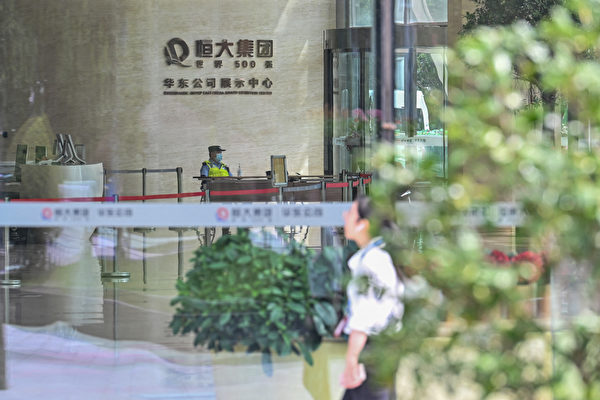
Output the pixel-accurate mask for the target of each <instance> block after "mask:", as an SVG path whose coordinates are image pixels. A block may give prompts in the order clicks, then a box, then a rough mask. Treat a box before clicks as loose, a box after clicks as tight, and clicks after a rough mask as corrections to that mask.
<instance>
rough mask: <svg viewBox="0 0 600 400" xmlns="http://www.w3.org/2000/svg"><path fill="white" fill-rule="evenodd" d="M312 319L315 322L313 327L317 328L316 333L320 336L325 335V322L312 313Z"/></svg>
mask: <svg viewBox="0 0 600 400" xmlns="http://www.w3.org/2000/svg"><path fill="white" fill-rule="evenodd" d="M312 319H313V322H314V323H315V329H316V330H317V333H318V334H319V335H321V336H327V335H328V334H329V332H327V328H325V324H323V321H322V320H321V318H320V317H318V316H317V315H313V317H312Z"/></svg>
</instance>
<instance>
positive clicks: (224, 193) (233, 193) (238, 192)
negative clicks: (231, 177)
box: [210, 188, 279, 196]
mask: <svg viewBox="0 0 600 400" xmlns="http://www.w3.org/2000/svg"><path fill="white" fill-rule="evenodd" d="M278 192H279V189H277V188H272V189H252V190H211V191H210V195H211V196H239V195H244V194H262V193H278Z"/></svg>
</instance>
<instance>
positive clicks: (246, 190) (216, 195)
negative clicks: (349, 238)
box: [194, 176, 345, 203]
mask: <svg viewBox="0 0 600 400" xmlns="http://www.w3.org/2000/svg"><path fill="white" fill-rule="evenodd" d="M194 178H195V179H198V180H200V181H203V182H204V184H203V186H204V188H205V189H207V190H208V195H209V199H210V202H223V203H229V202H242V201H247V202H278V201H280V200H282V201H286V202H298V201H300V202H320V201H323V200H325V201H328V202H341V201H344V196H345V190H344V188H343V187H339V186H338V185H337V184H335V187H332V186H334V185H329V186H330V187H327V183H330V184H331V183H333V182H326V181H325V180H324V179H319V178H302V177H299V178H298V179H296V180H291V181H290V182H289V183H288V186H285V187H281V188H274V187H273V185H272V183H271V180H270V179H268V178H266V177H219V178H204V177H199V176H195V177H194ZM323 185H325V186H326V187H325V189H324V193H323Z"/></svg>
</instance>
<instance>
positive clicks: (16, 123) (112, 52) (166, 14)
mask: <svg viewBox="0 0 600 400" xmlns="http://www.w3.org/2000/svg"><path fill="white" fill-rule="evenodd" d="M334 10H335V1H334V0H327V1H324V0H288V1H282V0H202V1H198V0H177V1H173V0H154V1H150V0H120V1H117V0H60V1H58V0H53V1H39V0H5V1H3V2H2V4H1V5H0V23H1V25H0V26H1V27H0V39H1V41H0V57H1V58H2V59H3V62H2V63H0V92H2V94H0V96H2V97H1V98H0V129H3V130H8V131H9V132H10V136H9V138H8V139H3V138H0V160H2V161H7V160H8V161H10V160H14V153H15V149H16V144H17V143H21V140H23V139H24V138H26V140H27V142H28V144H31V145H32V144H46V143H48V142H49V140H50V138H52V134H53V133H70V134H72V135H73V136H74V138H75V142H76V143H84V144H85V145H86V152H87V160H88V161H89V162H102V163H104V165H105V167H107V168H111V169H131V168H142V167H147V168H174V167H177V166H181V167H183V169H184V190H186V191H189V190H195V189H197V185H196V183H195V182H194V181H192V179H191V177H192V176H193V175H198V173H199V169H200V164H201V161H203V160H205V159H206V158H207V149H206V147H207V146H208V145H211V144H220V145H222V146H223V147H225V148H226V149H227V152H226V153H224V155H225V162H227V163H229V165H231V166H232V169H233V170H234V171H235V170H237V165H238V163H240V164H241V166H242V169H243V172H244V175H254V174H260V175H262V174H264V171H265V170H267V169H269V155H271V154H286V155H287V157H288V168H289V170H290V172H291V173H295V172H299V173H303V174H308V173H310V174H316V173H322V170H323V136H322V135H323V127H322V122H323V117H322V102H323V100H322V99H323V93H322V92H323V82H322V75H323V60H322V32H323V30H325V29H329V28H333V27H334V26H335V15H334ZM173 37H180V38H182V39H184V40H185V41H186V42H187V43H188V45H189V46H190V48H191V49H190V50H191V54H190V58H189V59H188V61H190V63H191V64H193V62H194V61H195V60H196V57H195V54H194V48H193V44H194V41H195V40H199V39H205V38H211V39H213V41H220V40H221V39H228V40H229V41H231V42H236V41H237V40H238V39H272V40H274V57H273V58H272V61H273V64H274V68H273V70H271V71H266V70H265V69H264V68H263V66H262V62H259V63H258V65H257V67H256V68H255V71H249V72H246V73H244V72H241V71H239V70H235V69H234V68H233V66H232V63H233V61H232V59H229V58H225V59H224V65H225V67H224V69H223V70H222V71H218V70H215V69H214V68H212V66H210V67H209V66H207V67H206V68H205V69H204V71H203V70H199V69H196V68H195V67H192V68H181V67H177V66H173V65H171V66H167V64H166V62H165V58H164V55H163V47H164V46H165V44H166V42H167V41H168V40H169V39H171V38H173ZM255 60H256V61H257V62H258V61H259V60H260V59H255ZM252 74H255V75H257V76H261V77H264V76H268V77H269V78H270V79H271V80H272V81H273V82H274V84H273V87H272V88H271V91H272V92H273V94H272V95H270V96H243V95H230V96H165V95H163V94H162V92H163V87H162V81H163V79H165V78H167V77H172V78H175V79H176V78H177V77H185V78H194V77H196V76H197V75H200V77H205V78H206V77H213V76H214V77H216V78H219V77H220V76H231V77H240V78H244V77H250V75H252ZM42 88H43V89H42ZM32 93H33V96H32ZM39 116H42V117H47V119H48V121H49V126H50V127H51V129H52V132H44V133H42V132H40V133H38V132H34V133H31V132H28V133H23V132H19V133H17V132H12V131H11V130H12V129H15V130H18V129H19V128H20V127H22V126H28V125H27V124H26V122H27V121H31V120H32V117H33V118H36V117H39ZM29 125H31V122H30V123H29ZM38 125H40V124H38ZM42 125H44V126H46V125H47V124H42ZM22 131H23V129H22ZM38 141H39V143H34V142H38ZM30 158H32V156H30ZM173 176H174V175H170V176H169V177H170V179H168V182H167V178H165V179H163V183H159V181H160V178H158V177H156V176H151V177H150V178H149V188H148V192H150V193H157V192H162V193H164V192H171V191H174V190H175V188H176V186H175V184H174V179H172V177H173ZM128 179H129V181H128ZM131 179H133V177H128V178H120V179H119V182H118V186H119V187H120V189H119V192H121V193H123V194H136V193H139V192H140V190H141V187H140V185H139V183H138V181H139V179H136V180H135V182H134V181H131Z"/></svg>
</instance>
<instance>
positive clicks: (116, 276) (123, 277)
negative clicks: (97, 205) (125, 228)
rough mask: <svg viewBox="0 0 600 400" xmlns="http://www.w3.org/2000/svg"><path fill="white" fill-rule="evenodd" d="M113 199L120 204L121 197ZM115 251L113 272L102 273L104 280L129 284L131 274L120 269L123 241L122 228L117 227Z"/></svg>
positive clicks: (117, 196) (115, 196) (114, 196)
mask: <svg viewBox="0 0 600 400" xmlns="http://www.w3.org/2000/svg"><path fill="white" fill-rule="evenodd" d="M113 199H114V203H115V204H116V203H118V202H119V195H118V194H115V195H113ZM113 237H114V244H115V246H114V250H113V270H112V272H108V271H104V272H102V275H101V276H102V279H104V280H107V281H109V282H113V283H116V282H127V281H129V277H130V276H131V274H130V273H129V272H122V271H119V267H118V257H117V252H118V251H119V243H120V239H121V229H120V228H116V227H115V234H114V236H113Z"/></svg>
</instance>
